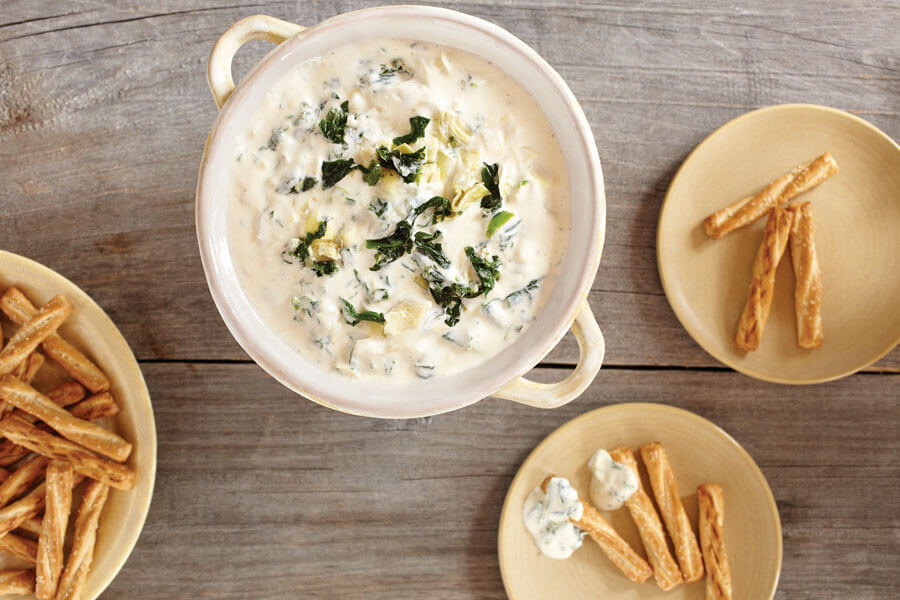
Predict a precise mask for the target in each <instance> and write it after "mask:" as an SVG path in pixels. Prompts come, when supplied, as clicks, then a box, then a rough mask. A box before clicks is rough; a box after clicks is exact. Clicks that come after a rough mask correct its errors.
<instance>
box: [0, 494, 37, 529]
mask: <svg viewBox="0 0 900 600" xmlns="http://www.w3.org/2000/svg"><path fill="white" fill-rule="evenodd" d="M44 487H45V484H44V482H41V483H39V484H38V486H37V487H36V488H34V489H33V490H31V491H30V492H29V493H28V495H26V496H23V497H21V498H19V499H18V500H16V501H15V502H13V503H12V504H7V505H6V506H4V507H3V508H0V536H3V535H6V534H7V533H9V532H10V531H12V530H13V529H15V528H16V527H18V526H19V525H21V524H22V523H23V522H24V521H25V519H30V518H31V517H36V516H37V515H38V514H40V512H41V511H42V510H44Z"/></svg>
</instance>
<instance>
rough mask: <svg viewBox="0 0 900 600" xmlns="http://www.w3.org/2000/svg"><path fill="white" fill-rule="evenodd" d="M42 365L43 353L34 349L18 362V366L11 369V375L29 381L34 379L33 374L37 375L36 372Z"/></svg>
mask: <svg viewBox="0 0 900 600" xmlns="http://www.w3.org/2000/svg"><path fill="white" fill-rule="evenodd" d="M43 366H44V355H43V354H41V353H40V352H37V351H35V352H32V353H31V354H29V355H28V358H26V359H25V360H23V361H22V362H20V363H19V366H17V367H16V368H15V369H13V371H12V375H13V377H15V378H16V379H19V380H21V381H24V382H25V383H31V382H32V381H33V380H34V377H35V375H37V372H38V371H39V370H40V368H41V367H43Z"/></svg>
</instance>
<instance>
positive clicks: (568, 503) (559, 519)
mask: <svg viewBox="0 0 900 600" xmlns="http://www.w3.org/2000/svg"><path fill="white" fill-rule="evenodd" d="M583 512H584V505H582V504H581V502H580V501H579V500H578V492H577V491H576V490H575V488H574V487H572V484H571V483H569V480H568V479H566V478H565V477H554V478H552V479H551V480H550V481H549V482H548V483H547V492H546V493H545V492H544V491H543V490H541V488H540V486H538V487H536V488H534V489H533V490H532V491H531V493H530V494H528V497H527V498H525V505H524V507H523V508H522V518H523V519H524V520H525V527H526V529H528V531H529V533H531V537H532V538H533V539H534V543H535V544H536V545H537V547H538V549H539V550H540V551H541V552H542V553H543V554H544V555H545V556H549V557H550V558H556V559H565V558H569V557H570V556H572V553H573V552H575V551H576V550H578V548H580V547H581V544H582V543H583V542H584V536H585V535H586V532H585V531H583V530H582V529H579V528H578V527H577V526H576V525H575V524H574V523H573V522H572V519H574V520H576V521H577V520H578V519H580V518H581V515H582V513H583Z"/></svg>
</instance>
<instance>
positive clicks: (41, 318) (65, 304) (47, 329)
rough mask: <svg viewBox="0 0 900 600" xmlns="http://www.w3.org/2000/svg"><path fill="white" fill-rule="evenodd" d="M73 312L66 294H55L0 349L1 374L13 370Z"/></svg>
mask: <svg viewBox="0 0 900 600" xmlns="http://www.w3.org/2000/svg"><path fill="white" fill-rule="evenodd" d="M71 312H72V304H71V303H70V302H69V301H68V300H67V299H66V297H65V296H55V297H54V298H53V299H52V300H50V302H48V303H47V304H45V305H44V306H43V308H41V310H39V311H38V312H36V313H35V314H34V315H33V316H32V317H31V318H30V319H28V320H27V321H26V322H25V323H24V324H23V325H22V326H21V327H20V328H19V331H17V332H16V334H15V335H14V336H12V337H11V338H10V339H9V342H8V343H7V344H6V346H5V347H4V348H3V350H2V351H0V375H5V374H7V373H10V372H12V370H13V369H15V368H16V365H18V364H19V363H20V362H22V361H23V360H25V358H26V357H27V356H28V355H29V354H31V353H32V352H34V349H35V348H37V347H38V345H39V344H40V343H41V342H43V341H44V340H45V339H47V337H48V336H49V335H50V334H51V333H53V332H54V331H56V329H57V327H59V326H60V325H62V322H63V321H65V320H66V317H68V316H69V314H70V313H71Z"/></svg>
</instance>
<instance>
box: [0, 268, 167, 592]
mask: <svg viewBox="0 0 900 600" xmlns="http://www.w3.org/2000/svg"><path fill="white" fill-rule="evenodd" d="M10 285H16V286H18V287H19V288H21V289H22V291H23V292H25V293H26V294H27V295H28V297H29V298H31V301H32V302H34V303H35V304H43V303H44V302H46V301H47V300H49V299H50V298H52V297H53V296H54V295H56V294H64V295H65V296H66V297H67V298H68V299H69V300H70V301H71V302H72V304H73V306H74V310H73V311H72V315H71V316H70V317H69V318H68V319H67V320H66V322H65V323H64V324H63V326H62V327H61V328H60V332H61V333H62V335H63V337H65V338H66V339H68V340H69V341H70V342H72V343H73V344H75V345H76V346H78V347H79V348H80V349H81V350H83V351H84V352H85V353H86V354H87V355H88V356H90V357H91V358H92V359H93V360H94V361H95V362H96V363H97V364H98V365H99V366H100V367H101V368H102V369H103V370H104V371H105V372H106V374H107V375H108V376H109V378H110V381H111V382H112V392H113V394H114V395H115V397H116V400H118V402H119V404H120V406H121V407H122V411H121V412H120V413H119V415H117V416H116V418H115V419H113V420H112V423H110V425H111V428H112V429H114V430H115V431H116V432H118V433H119V434H120V435H121V436H123V437H124V438H125V439H127V440H129V441H131V442H132V443H133V444H134V450H133V451H132V454H131V457H130V458H129V459H128V464H129V465H130V466H131V467H132V468H134V469H135V470H136V471H137V482H136V484H135V487H134V489H131V490H128V491H121V490H115V489H113V490H110V494H109V499H108V500H107V502H106V506H105V507H104V509H103V514H102V516H101V518H100V525H99V528H98V532H97V546H96V552H95V554H94V564H93V567H92V569H91V571H90V574H89V575H88V579H87V583H86V587H85V593H84V596H82V598H83V599H84V600H93V599H94V598H96V597H98V596H99V595H100V593H101V592H102V591H103V590H104V589H106V586H108V585H109V583H110V582H111V581H112V579H113V577H115V576H116V573H118V572H119V569H121V568H122V565H123V564H125V560H126V559H127V558H128V555H129V554H130V553H131V550H132V548H134V545H135V543H136V542H137V539H138V535H139V534H140V532H141V528H142V527H143V526H144V519H145V518H146V517H147V511H148V509H149V508H150V497H151V496H152V495H153V482H154V479H155V477H156V428H155V425H154V421H153V409H152V407H151V405H150V394H149V393H148V392H147V385H146V384H145V383H144V378H143V376H142V375H141V370H140V368H139V367H138V364H137V361H135V359H134V355H133V354H132V353H131V349H130V348H129V347H128V344H127V343H126V342H125V339H124V338H123V337H122V334H121V333H119V330H118V329H117V328H116V326H115V325H114V324H113V322H112V321H111V320H110V318H109V317H108V316H107V315H106V313H105V312H103V309H102V308H100V307H99V306H98V305H97V303H96V302H94V301H93V300H91V298H90V297H89V296H88V295H87V294H85V293H84V292H83V291H81V289H79V288H78V287H77V286H76V285H75V284H74V283H72V282H71V281H69V280H68V279H66V278H64V277H62V276H61V275H59V274H57V273H55V272H53V271H51V270H50V269H48V268H47V267H44V266H42V265H40V264H38V263H36V262H34V261H32V260H29V259H27V258H23V257H21V256H18V255H16V254H12V253H9V252H4V251H0V290H5V289H6V288H7V287H9V286H10ZM3 325H4V328H6V327H8V326H9V322H8V321H5V320H4V321H3ZM4 330H5V331H7V332H9V330H8V329H4ZM48 362H49V361H48ZM54 367H55V365H50V364H48V365H47V366H45V367H44V368H43V369H41V372H40V373H39V374H38V380H37V382H36V383H35V385H38V384H39V382H40V378H41V377H52V376H53V368H54ZM0 564H2V566H3V567H7V568H8V567H12V565H13V564H14V563H13V559H10V560H9V561H6V562H0ZM21 566H26V565H25V564H24V563H21ZM15 597H16V598H21V596H15ZM10 598H13V596H10Z"/></svg>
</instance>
